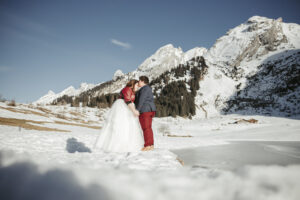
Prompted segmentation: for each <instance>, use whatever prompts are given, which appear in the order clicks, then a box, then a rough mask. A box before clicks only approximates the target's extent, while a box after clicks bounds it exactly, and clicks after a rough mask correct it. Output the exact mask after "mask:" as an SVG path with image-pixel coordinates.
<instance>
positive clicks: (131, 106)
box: [128, 103, 140, 116]
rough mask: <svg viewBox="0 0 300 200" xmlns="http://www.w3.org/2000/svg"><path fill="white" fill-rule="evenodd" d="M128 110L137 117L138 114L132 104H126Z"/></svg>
mask: <svg viewBox="0 0 300 200" xmlns="http://www.w3.org/2000/svg"><path fill="white" fill-rule="evenodd" d="M128 107H129V109H130V110H131V111H132V112H133V114H134V115H136V116H139V115H140V113H139V111H137V110H136V109H135V106H134V103H130V104H128Z"/></svg>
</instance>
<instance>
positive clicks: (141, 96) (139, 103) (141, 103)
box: [134, 85, 156, 113]
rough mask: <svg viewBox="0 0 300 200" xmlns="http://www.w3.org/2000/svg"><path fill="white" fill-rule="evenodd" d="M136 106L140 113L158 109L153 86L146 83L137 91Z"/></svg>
mask: <svg viewBox="0 0 300 200" xmlns="http://www.w3.org/2000/svg"><path fill="white" fill-rule="evenodd" d="M134 103H135V106H136V109H137V110H138V111H139V112H140V113H144V112H151V111H156V107H155V104H154V98H153V93H152V88H151V87H150V86H149V85H145V86H143V87H141V88H140V90H139V91H138V92H137V93H136V97H135V102H134Z"/></svg>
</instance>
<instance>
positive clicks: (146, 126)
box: [135, 76, 156, 151]
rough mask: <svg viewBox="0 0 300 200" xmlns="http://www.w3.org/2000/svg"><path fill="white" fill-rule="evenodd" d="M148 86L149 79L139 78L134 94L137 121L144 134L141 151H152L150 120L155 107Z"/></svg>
mask: <svg viewBox="0 0 300 200" xmlns="http://www.w3.org/2000/svg"><path fill="white" fill-rule="evenodd" d="M148 84H149V78H148V77H147V76H141V77H140V78H139V87H140V89H139V91H138V92H137V94H136V98H135V105H136V109H137V110H138V111H139V113H140V115H139V120H140V124H141V127H142V129H143V133H144V140H145V144H144V148H143V149H142V151H149V150H153V148H154V140H153V131H152V118H153V117H154V116H155V112H156V107H155V104H154V98H153V93H152V89H151V87H150V86H149V85H148Z"/></svg>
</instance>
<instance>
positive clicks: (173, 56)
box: [133, 44, 207, 79]
mask: <svg viewBox="0 0 300 200" xmlns="http://www.w3.org/2000/svg"><path fill="white" fill-rule="evenodd" d="M206 52H207V49H206V48H204V47H196V48H194V49H191V50H189V51H187V52H186V53H185V52H183V51H182V49H181V48H180V47H178V48H175V47H174V46H173V45H172V44H168V45H165V46H163V47H161V48H160V49H158V50H157V51H156V52H155V53H154V54H153V55H152V56H150V57H149V58H147V59H146V60H145V61H144V62H143V63H142V64H141V65H140V66H139V67H138V69H137V71H135V72H133V74H137V75H147V76H148V77H149V78H150V79H151V78H152V79H153V78H156V77H157V76H159V75H160V74H162V73H164V72H165V71H167V70H170V69H172V68H174V67H176V66H178V65H179V64H184V63H186V62H187V61H189V60H190V59H191V58H193V57H196V56H202V55H204V54H205V53H206Z"/></svg>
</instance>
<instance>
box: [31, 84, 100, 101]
mask: <svg viewBox="0 0 300 200" xmlns="http://www.w3.org/2000/svg"><path fill="white" fill-rule="evenodd" d="M95 86H96V85H94V84H91V83H81V84H80V87H79V88H78V89H75V88H74V87H73V86H70V87H68V88H66V89H64V90H63V91H62V92H60V93H57V94H55V93H54V92H53V91H52V90H49V92H48V93H47V94H46V95H44V96H42V97H41V98H39V99H38V100H37V101H35V102H33V103H34V104H50V103H51V102H52V101H53V100H55V99H57V98H59V97H62V96H64V95H67V96H77V95H79V94H81V93H82V92H84V91H87V90H89V89H91V88H93V87H95Z"/></svg>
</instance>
